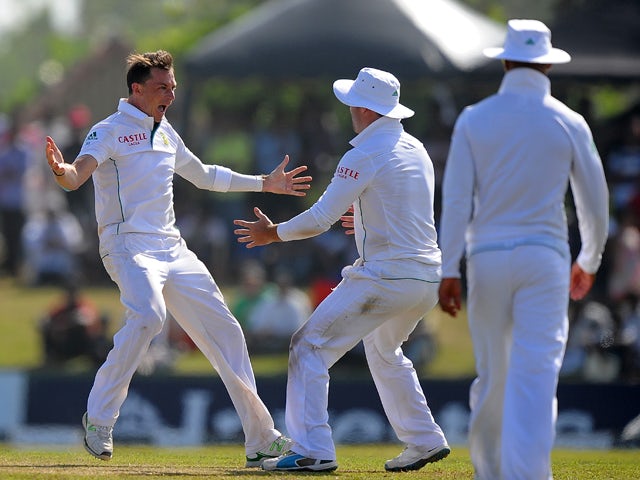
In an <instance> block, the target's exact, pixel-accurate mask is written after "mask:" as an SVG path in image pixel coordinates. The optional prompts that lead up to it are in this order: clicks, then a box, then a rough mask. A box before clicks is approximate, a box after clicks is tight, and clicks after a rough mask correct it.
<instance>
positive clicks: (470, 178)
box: [440, 68, 609, 277]
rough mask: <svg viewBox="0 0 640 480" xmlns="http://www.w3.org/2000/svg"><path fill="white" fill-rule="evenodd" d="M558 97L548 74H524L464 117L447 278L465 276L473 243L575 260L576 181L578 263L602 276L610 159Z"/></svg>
mask: <svg viewBox="0 0 640 480" xmlns="http://www.w3.org/2000/svg"><path fill="white" fill-rule="evenodd" d="M550 90H551V84H550V81H549V78H547V76H546V75H544V74H542V73H540V72H538V71H535V70H533V69H530V68H516V69H514V70H510V71H509V72H506V74H505V75H504V78H503V80H502V84H501V86H500V89H499V91H498V93H497V94H495V95H492V96H490V97H488V98H486V99H484V100H483V101H481V102H479V103H477V104H475V105H472V106H469V107H467V108H466V109H465V110H464V111H463V112H462V114H461V115H460V116H459V118H458V120H457V122H456V125H455V128H454V132H453V136H452V141H451V147H450V150H449V156H448V158H447V164H446V166H445V174H444V181H443V202H442V210H443V211H442V224H441V228H440V242H441V247H442V251H443V276H444V277H459V276H460V270H459V267H460V260H461V257H462V255H463V253H464V250H465V243H466V250H467V255H472V254H473V253H475V252H479V251H483V250H492V249H510V248H514V247H515V246H517V245H522V244H528V245H545V246H549V247H550V248H554V249H556V250H558V251H559V252H561V253H563V254H565V255H569V247H568V231H567V219H566V215H565V194H566V191H567V188H568V184H569V182H571V189H572V193H573V196H574V201H575V205H576V209H577V216H578V225H579V228H580V237H581V241H582V247H581V250H580V254H579V256H578V259H577V261H578V263H579V265H580V266H581V267H582V268H583V269H584V270H585V271H587V272H590V273H594V272H595V271H596V270H597V269H598V267H599V265H600V261H601V256H602V251H603V250H604V245H605V242H606V240H607V230H608V218H609V217H608V190H607V184H606V180H605V177H604V172H603V168H602V162H601V160H600V157H599V155H598V152H597V150H596V147H595V145H594V143H593V138H592V135H591V131H590V129H589V127H588V125H587V123H586V122H585V120H584V118H583V117H582V116H581V115H579V114H578V113H576V112H574V111H572V110H571V109H569V108H568V107H567V106H565V105H564V104H563V103H561V102H560V101H558V100H556V99H555V98H553V97H552V96H551V94H550Z"/></svg>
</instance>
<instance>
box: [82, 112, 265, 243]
mask: <svg viewBox="0 0 640 480" xmlns="http://www.w3.org/2000/svg"><path fill="white" fill-rule="evenodd" d="M79 155H91V156H92V157H94V158H95V159H96V161H97V162H98V167H97V169H96V170H95V171H94V173H93V183H94V187H95V188H94V190H95V200H96V201H95V209H96V219H97V222H98V232H99V233H100V234H101V233H102V232H104V231H105V229H108V230H109V231H110V232H113V233H132V232H135V233H152V234H161V235H167V236H173V237H178V236H179V235H180V232H179V231H178V229H177V228H176V226H175V214H174V210H173V175H174V174H178V175H180V176H181V177H183V178H184V179H186V180H188V181H189V182H191V183H193V184H194V185H195V186H197V187H198V188H202V189H206V190H213V191H219V192H225V191H229V190H238V191H240V190H244V191H260V190H261V189H262V180H261V178H260V177H256V176H248V175H241V174H238V173H235V172H232V171H231V170H230V169H228V168H226V167H221V166H219V165H205V164H203V163H202V162H201V161H200V160H199V159H198V157H196V156H195V155H194V154H193V153H192V152H191V151H190V150H189V149H188V148H187V147H186V146H185V144H184V142H183V141H182V139H181V138H180V136H179V135H178V133H177V132H176V131H175V130H174V129H173V127H172V126H171V124H170V123H169V122H168V120H167V119H166V118H163V119H162V121H161V122H160V124H158V125H157V127H156V128H155V130H154V120H153V117H150V116H148V115H147V114H146V113H144V112H142V111H140V110H139V109H138V108H136V107H134V106H132V105H130V104H129V103H128V102H127V100H126V99H120V102H119V104H118V111H117V112H116V113H114V114H113V115H111V116H109V117H108V118H106V119H105V120H103V121H101V122H99V123H97V124H96V125H95V126H94V127H93V128H92V129H91V131H90V132H89V134H88V135H87V137H86V139H85V141H84V144H83V146H82V149H81V151H80V154H79ZM234 182H235V188H234Z"/></svg>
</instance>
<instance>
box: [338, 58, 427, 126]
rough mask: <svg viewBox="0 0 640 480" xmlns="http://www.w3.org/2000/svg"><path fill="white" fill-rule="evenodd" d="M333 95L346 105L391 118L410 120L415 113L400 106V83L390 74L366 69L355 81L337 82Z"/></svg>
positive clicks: (361, 71)
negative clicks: (366, 109)
mask: <svg viewBox="0 0 640 480" xmlns="http://www.w3.org/2000/svg"><path fill="white" fill-rule="evenodd" d="M333 93H334V94H335V95H336V97H337V98H338V100H340V101H341V102H342V103H344V104H345V105H348V106H350V107H364V108H368V109H369V110H373V111H374V112H376V113H379V114H380V115H384V116H385V117H390V118H409V117H411V116H413V114H414V113H415V112H414V111H413V110H411V109H409V108H407V107H405V106H404V105H401V104H400V82H399V81H398V79H397V78H396V77H394V76H393V75H391V74H390V73H388V72H383V71H382V70H377V69H375V68H369V67H365V68H363V69H362V70H360V73H358V77H357V78H356V79H355V80H344V79H343V80H336V81H335V82H333Z"/></svg>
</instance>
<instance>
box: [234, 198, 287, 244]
mask: <svg viewBox="0 0 640 480" xmlns="http://www.w3.org/2000/svg"><path fill="white" fill-rule="evenodd" d="M253 213H255V214H256V217H258V220H257V221H256V222H248V221H246V220H234V221H233V223H234V224H235V225H238V226H239V227H242V228H236V229H235V230H234V231H233V233H235V234H236V235H238V242H239V243H246V244H247V245H246V247H247V248H253V247H261V246H263V245H269V244H270V243H273V242H281V241H282V240H281V239H280V237H279V236H278V231H277V228H278V226H277V225H276V224H274V223H273V222H272V221H271V220H270V219H269V217H267V216H266V215H265V214H264V213H262V211H261V210H260V209H259V208H258V207H254V208H253Z"/></svg>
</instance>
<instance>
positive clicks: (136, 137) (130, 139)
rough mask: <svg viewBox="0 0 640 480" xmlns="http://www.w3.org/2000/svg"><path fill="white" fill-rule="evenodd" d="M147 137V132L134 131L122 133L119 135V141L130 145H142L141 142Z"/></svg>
mask: <svg viewBox="0 0 640 480" xmlns="http://www.w3.org/2000/svg"><path fill="white" fill-rule="evenodd" d="M147 138H148V137H147V133H146V132H142V133H132V134H131V135H120V136H119V137H118V142H120V143H126V144H128V145H129V146H130V147H133V146H134V145H140V142H143V141H145V140H147Z"/></svg>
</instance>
